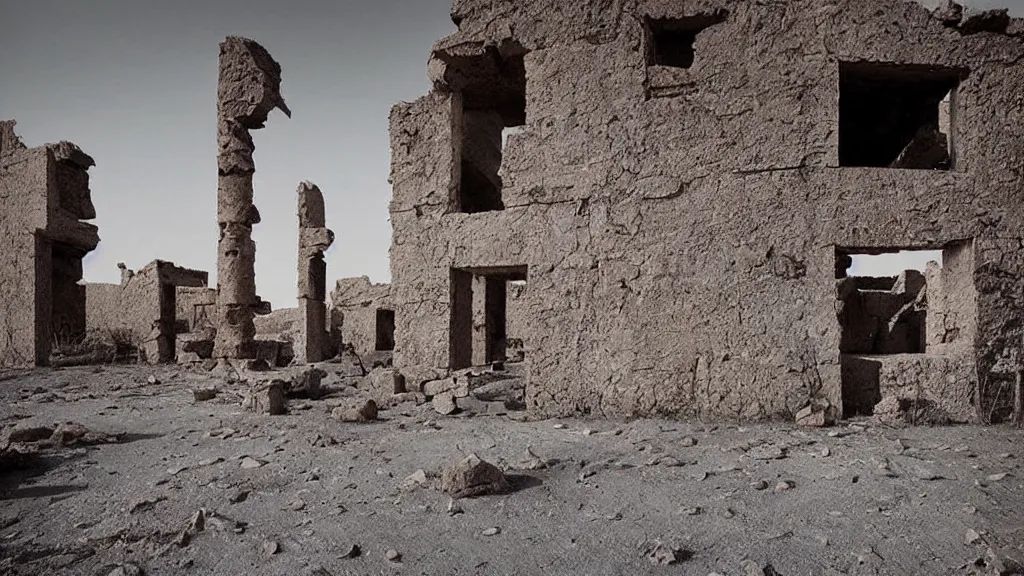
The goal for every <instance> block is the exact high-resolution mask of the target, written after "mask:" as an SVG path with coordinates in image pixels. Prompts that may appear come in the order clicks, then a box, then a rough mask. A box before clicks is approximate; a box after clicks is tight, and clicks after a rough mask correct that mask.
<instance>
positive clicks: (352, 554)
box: [339, 544, 363, 559]
mask: <svg viewBox="0 0 1024 576" xmlns="http://www.w3.org/2000/svg"><path fill="white" fill-rule="evenodd" d="M343 550H345V551H344V552H342V553H341V556H339V558H342V559H350V558H356V557H358V556H359V555H360V554H362V553H363V551H362V550H361V549H360V548H359V545H358V544H352V545H351V546H349V547H348V549H344V548H343Z"/></svg>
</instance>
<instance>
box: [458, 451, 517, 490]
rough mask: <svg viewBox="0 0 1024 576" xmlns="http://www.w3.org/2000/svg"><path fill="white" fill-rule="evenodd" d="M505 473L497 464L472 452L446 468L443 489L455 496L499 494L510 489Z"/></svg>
mask: <svg viewBox="0 0 1024 576" xmlns="http://www.w3.org/2000/svg"><path fill="white" fill-rule="evenodd" d="M508 488H509V485H508V480H507V479H506V478H505V474H504V473H503V472H502V471H501V470H500V469H499V468H498V467H497V466H495V465H493V464H490V463H488V462H485V461H483V460H481V459H480V458H479V457H478V456H477V455H476V454H470V455H469V456H467V457H466V458H465V459H463V460H462V461H460V462H458V463H457V464H455V465H454V466H452V467H451V468H449V469H447V470H445V472H444V475H443V476H442V477H441V490H443V491H444V492H447V493H448V494H451V495H452V496H453V497H455V498H470V497H473V496H484V495H487V494H497V493H501V492H505V491H506V490H508Z"/></svg>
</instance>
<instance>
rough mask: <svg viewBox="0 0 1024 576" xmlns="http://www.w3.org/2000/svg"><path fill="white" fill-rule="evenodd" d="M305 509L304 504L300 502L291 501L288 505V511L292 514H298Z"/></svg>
mask: <svg viewBox="0 0 1024 576" xmlns="http://www.w3.org/2000/svg"><path fill="white" fill-rule="evenodd" d="M305 507H306V503H305V502H303V501H302V500H293V501H291V502H289V503H288V509H289V510H291V511H293V512H299V511H301V510H303V509H304V508H305Z"/></svg>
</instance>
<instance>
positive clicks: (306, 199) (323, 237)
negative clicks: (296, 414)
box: [295, 182, 334, 362]
mask: <svg viewBox="0 0 1024 576" xmlns="http://www.w3.org/2000/svg"><path fill="white" fill-rule="evenodd" d="M298 196H299V318H300V319H301V320H300V321H301V322H302V327H301V329H300V330H299V339H300V341H299V342H297V346H296V347H295V348H296V349H295V360H296V361H298V362H321V361H323V360H325V359H326V356H327V354H326V352H327V347H328V346H327V344H328V335H327V303H326V300H327V263H326V262H324V251H325V250H327V249H328V248H330V246H331V244H333V243H334V232H331V231H330V230H328V229H327V222H326V220H327V219H326V216H325V214H324V195H323V194H322V193H321V192H320V189H319V188H317V187H316V185H315V184H313V183H312V182H303V183H301V184H299V190H298Z"/></svg>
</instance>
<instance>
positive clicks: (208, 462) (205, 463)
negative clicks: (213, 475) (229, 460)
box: [199, 457, 224, 466]
mask: <svg viewBox="0 0 1024 576" xmlns="http://www.w3.org/2000/svg"><path fill="white" fill-rule="evenodd" d="M223 461H224V459H223V458H220V457H217V458H207V459H206V460H200V461H199V465H200V466H213V465H214V464H219V463H221V462H223Z"/></svg>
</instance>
